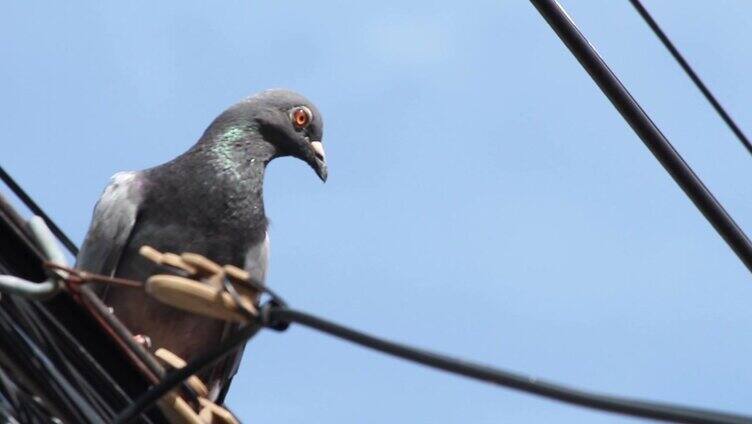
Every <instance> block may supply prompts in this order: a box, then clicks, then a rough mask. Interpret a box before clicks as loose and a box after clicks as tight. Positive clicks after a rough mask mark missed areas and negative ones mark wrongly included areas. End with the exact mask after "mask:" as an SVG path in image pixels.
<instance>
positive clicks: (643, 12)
mask: <svg viewBox="0 0 752 424" xmlns="http://www.w3.org/2000/svg"><path fill="white" fill-rule="evenodd" d="M629 2H630V3H632V6H634V8H635V9H636V10H637V13H639V14H640V16H641V17H642V19H643V20H644V21H645V23H647V24H648V26H649V27H650V29H652V30H653V33H655V35H656V37H658V39H659V40H661V43H663V45H664V46H665V47H666V49H668V51H669V53H671V56H673V57H674V59H676V62H677V63H679V66H681V68H682V69H684V72H685V73H686V74H687V76H689V79H691V80H692V82H694V83H695V85H696V86H697V88H698V89H699V90H700V92H701V93H702V94H703V96H705V98H706V99H707V100H708V102H709V103H710V105H711V106H713V109H715V111H716V112H717V113H718V115H720V117H721V119H723V122H725V123H726V125H728V127H729V128H730V129H731V131H732V132H733V133H734V135H735V136H736V138H738V139H739V141H740V142H741V143H742V145H744V147H745V148H746V149H747V152H749V153H750V154H752V143H750V141H749V139H748V138H747V136H746V135H745V134H744V132H743V131H742V130H741V128H739V126H738V125H736V122H734V120H733V118H731V116H730V115H729V114H728V112H726V109H724V107H723V106H721V103H720V102H719V101H718V99H716V98H715V96H714V95H713V93H711V92H710V89H708V87H707V86H706V85H705V83H704V82H703V81H702V79H700V77H699V76H698V75H697V73H696V72H695V71H694V69H692V67H691V66H690V65H689V62H687V61H686V59H684V56H682V54H681V53H679V50H678V49H677V48H676V46H674V43H672V42H671V40H670V39H669V38H668V36H667V35H666V33H665V32H663V30H662V29H661V27H660V26H659V25H658V23H657V22H656V21H655V19H653V17H652V16H651V15H650V13H648V11H647V9H645V7H644V6H643V5H642V3H640V0H629Z"/></svg>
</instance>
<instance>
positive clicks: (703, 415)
mask: <svg viewBox="0 0 752 424" xmlns="http://www.w3.org/2000/svg"><path fill="white" fill-rule="evenodd" d="M260 322H261V324H262V325H263V326H265V327H269V328H274V329H284V328H287V326H288V325H289V324H290V323H297V324H301V325H304V326H307V327H310V328H313V329H316V330H319V331H322V332H324V333H327V334H330V335H332V336H335V337H338V338H341V339H345V340H348V341H351V342H353V343H356V344H359V345H361V346H365V347H367V348H370V349H374V350H378V351H380V352H383V353H386V354H389V355H392V356H396V357H400V358H403V359H406V360H409V361H412V362H416V363H420V364H423V365H426V366H428V367H432V368H436V369H440V370H443V371H447V372H450V373H453V374H458V375H462V376H465V377H469V378H473V379H476V380H481V381H485V382H489V383H493V384H497V385H500V386H504V387H508V388H512V389H517V390H520V391H523V392H527V393H531V394H535V395H538V396H543V397H546V398H549V399H554V400H558V401H562V402H565V403H569V404H574V405H579V406H584V407H587V408H591V409H597V410H600V411H608V412H615V413H620V414H624V415H630V416H634V417H641V418H650V419H655V420H662V421H673V422H685V423H702V424H706V423H710V424H750V423H752V416H744V415H737V414H729V413H724V412H716V411H711V410H707V409H700V408H689V407H685V406H678V405H672V404H667V403H658V402H648V401H641V400H634V399H626V398H621V397H616V396H607V395H601V394H596V393H589V392H585V391H582V390H577V389H572V388H569V387H566V386H562V385H559V384H555V383H550V382H546V381H542V380H538V379H536V378H533V377H529V376H524V375H520V374H515V373H512V372H509V371H504V370H500V369H496V368H492V367H489V366H485V365H480V364H476V363H472V362H468V361H465V360H461V359H456V358H451V357H449V356H445V355H441V354H438V353H434V352H430V351H427V350H422V349H417V348H414V347H411V346H408V345H404V344H400V343H396V342H392V341H389V340H386V339H382V338H378V337H375V336H372V335H369V334H366V333H363V332H360V331H357V330H353V329H350V328H347V327H344V326H342V325H339V324H336V323H334V322H331V321H328V320H325V319H322V318H319V317H316V316H314V315H311V314H308V313H305V312H301V311H297V310H294V309H289V308H287V307H285V306H279V305H276V304H272V303H270V304H267V305H266V306H265V307H263V308H262V309H261V317H260ZM257 330H258V326H256V325H253V324H251V325H247V326H245V327H243V328H241V329H240V330H239V331H238V332H236V333H234V334H232V335H231V336H230V337H229V338H228V339H227V340H226V341H225V342H223V343H222V344H221V345H220V346H218V347H215V348H214V349H212V350H211V351H209V352H207V353H206V354H204V355H202V356H201V357H200V358H197V359H196V360H194V361H191V362H189V363H188V364H187V365H186V366H185V367H183V368H180V369H177V370H174V371H172V372H171V373H169V374H168V375H167V376H165V378H164V379H163V380H162V381H161V382H160V383H159V384H156V385H154V386H152V387H150V388H149V389H148V390H147V391H146V392H144V393H143V394H142V395H141V396H139V397H138V398H137V399H136V401H135V402H134V403H133V404H131V405H129V406H128V407H127V408H126V409H124V410H123V411H122V412H121V413H120V414H119V415H118V417H117V418H116V419H115V421H114V422H115V423H120V424H124V423H128V422H130V421H131V420H133V419H135V418H136V417H138V416H139V415H140V414H141V413H143V412H145V411H147V410H148V409H149V408H150V407H152V406H153V405H154V403H156V401H157V400H158V399H159V398H161V397H162V396H164V395H165V394H166V393H167V392H169V391H170V390H172V389H174V388H175V387H177V385H178V384H179V383H180V382H181V381H183V380H185V379H186V378H188V377H189V376H191V375H193V374H195V373H197V372H200V371H201V370H203V369H205V368H206V367H208V366H210V365H211V364H213V363H215V362H216V361H218V360H220V359H222V358H223V357H225V356H226V355H228V354H229V353H231V352H233V351H234V350H235V349H237V348H238V347H239V346H240V345H241V344H242V343H244V342H245V341H246V340H247V339H248V338H250V337H252V336H253V335H254V334H255V333H256V331H257Z"/></svg>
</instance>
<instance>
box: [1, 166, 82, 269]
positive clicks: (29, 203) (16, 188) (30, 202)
mask: <svg viewBox="0 0 752 424" xmlns="http://www.w3.org/2000/svg"><path fill="white" fill-rule="evenodd" d="M0 179H1V180H3V182H5V184H6V185H7V186H8V188H10V189H11V191H12V192H13V193H14V194H15V195H16V196H18V198H19V199H21V201H22V202H23V203H24V204H25V205H26V207H27V208H29V209H30V210H31V211H32V212H34V214H35V215H39V216H40V217H41V218H42V219H43V220H44V222H45V223H46V224H47V226H48V227H49V228H50V231H52V233H53V234H55V236H57V238H58V239H59V240H60V242H61V243H63V244H64V245H65V247H66V248H67V249H68V251H69V252H71V253H72V254H73V256H76V255H78V247H76V244H75V243H73V242H72V241H71V239H70V238H68V236H67V235H66V234H65V233H64V232H63V230H61V229H60V227H58V226H57V224H55V221H53V220H52V219H51V218H50V217H49V216H48V215H47V214H46V213H45V212H44V210H42V208H40V207H39V205H37V203H36V202H35V201H34V199H32V198H31V197H30V196H29V195H28V194H26V191H24V189H23V188H21V186H20V185H18V183H16V181H15V180H14V179H13V177H11V176H10V174H8V173H7V172H5V169H3V167H2V166H0Z"/></svg>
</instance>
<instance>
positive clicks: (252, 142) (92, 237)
mask: <svg viewBox="0 0 752 424" xmlns="http://www.w3.org/2000/svg"><path fill="white" fill-rule="evenodd" d="M322 134H323V121H322V117H321V114H320V113H319V111H318V109H317V108H316V107H315V106H314V105H313V104H312V103H311V102H310V101H308V100H307V99H306V98H305V97H303V96H302V95H300V94H297V93H294V92H291V91H288V90H281V89H274V90H266V91H263V92H260V93H258V94H256V95H254V96H251V97H249V98H247V99H245V100H242V101H240V102H238V103H237V104H235V105H233V106H231V107H230V108H229V109H227V110H225V111H224V112H222V113H221V114H220V115H219V116H218V117H217V118H216V119H215V120H214V121H213V122H212V123H211V124H210V125H209V127H208V128H207V129H206V130H205V131H204V133H203V135H202V136H201V138H199V140H198V142H196V144H195V145H193V146H192V147H191V148H190V149H188V151H186V152H185V153H183V154H181V155H180V156H178V157H176V158H175V159H173V160H171V161H169V162H167V163H164V164H162V165H159V166H156V167H153V168H149V169H146V170H142V171H135V172H119V173H117V174H115V175H114V176H113V177H112V178H111V180H110V183H109V185H108V186H107V187H106V188H105V190H104V193H103V194H102V196H101V198H100V199H99V201H98V202H97V204H96V206H95V208H94V214H93V218H92V222H91V226H90V228H89V231H88V233H87V235H86V237H85V240H84V243H83V245H82V247H81V251H80V253H79V254H78V257H77V260H76V267H77V268H78V269H81V270H85V271H89V272H93V273H98V274H104V275H108V276H114V277H121V278H128V279H133V280H139V281H146V279H147V278H148V277H149V276H151V275H152V274H154V273H155V272H156V271H157V268H156V265H154V264H152V263H151V262H149V261H148V260H146V259H145V258H143V257H142V256H141V255H140V254H139V248H141V246H144V245H149V246H151V247H154V248H155V249H157V250H159V251H163V252H165V251H166V252H175V253H183V252H191V253H197V254H200V255H203V256H205V257H207V258H209V259H211V260H212V261H214V262H216V263H219V264H232V265H235V266H238V267H240V268H243V269H245V270H246V271H248V272H249V273H250V275H251V278H252V279H253V280H254V281H256V282H257V283H260V284H263V283H264V280H265V277H266V272H267V265H268V258H269V236H268V233H267V226H268V220H267V217H266V215H265V212H264V199H263V181H264V171H265V169H266V166H267V165H268V164H269V162H270V161H271V160H273V159H275V158H278V157H283V156H293V157H296V158H298V159H301V160H302V161H304V162H305V163H307V164H308V165H309V166H310V167H311V168H313V170H314V171H315V172H316V174H317V175H318V177H319V178H320V179H321V180H322V181H324V182H326V179H327V175H328V171H327V165H326V159H325V156H324V148H323V145H322ZM98 293H99V295H100V297H101V298H102V300H103V301H104V303H105V304H107V305H108V306H110V307H111V308H112V311H113V313H114V314H115V316H116V317H117V318H118V319H120V320H121V321H122V322H123V323H124V324H125V325H126V326H127V327H128V328H129V329H130V330H131V332H132V333H133V334H138V335H144V336H147V337H148V338H149V339H150V341H151V344H152V346H154V347H155V348H159V347H164V348H166V349H168V350H170V351H172V352H173V353H175V354H177V355H178V356H180V357H182V358H183V359H185V360H186V361H190V360H191V359H193V358H195V357H197V356H199V355H200V354H201V353H203V352H205V351H206V350H207V349H209V348H210V347H212V346H213V345H216V344H219V343H220V342H221V339H222V337H223V335H224V334H226V333H227V331H228V328H231V325H230V324H227V323H225V322H223V321H220V320H216V319H211V318H206V317H203V316H200V315H196V314H191V313H188V312H183V311H180V310H178V309H175V308H171V307H169V306H167V305H164V304H162V303H159V302H158V301H157V300H155V299H152V298H151V297H149V296H148V295H147V294H146V293H145V292H144V291H142V290H137V289H133V288H128V287H118V286H108V287H106V288H104V289H103V290H99V292H98ZM242 351H243V349H239V351H238V352H237V353H236V354H235V355H234V357H232V356H233V355H231V357H230V358H228V359H227V360H225V361H223V362H220V363H218V364H217V365H215V366H214V367H213V368H212V369H210V370H207V371H206V372H204V373H202V374H201V375H200V377H202V378H203V379H204V381H205V382H206V383H207V387H209V389H210V393H211V397H213V398H214V399H213V400H217V399H218V398H222V397H224V394H225V393H226V392H227V388H228V387H229V384H230V382H231V379H232V376H233V375H234V374H235V372H236V371H237V367H238V364H239V362H240V356H241V355H242ZM220 401H221V399H220Z"/></svg>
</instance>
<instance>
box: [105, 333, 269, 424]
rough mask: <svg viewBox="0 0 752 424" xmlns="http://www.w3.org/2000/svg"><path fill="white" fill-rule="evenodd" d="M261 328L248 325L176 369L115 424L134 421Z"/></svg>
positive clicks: (121, 415)
mask: <svg viewBox="0 0 752 424" xmlns="http://www.w3.org/2000/svg"><path fill="white" fill-rule="evenodd" d="M260 328H261V327H260V326H258V325H255V324H249V325H246V326H244V327H242V328H240V329H239V330H238V331H236V332H235V333H233V334H230V336H229V337H228V338H227V339H226V340H225V341H224V342H222V343H221V344H220V345H218V346H215V347H213V348H211V349H210V350H209V351H207V352H206V353H204V354H203V355H201V356H199V357H198V358H196V359H194V360H192V361H190V362H189V363H188V364H186V366H184V367H183V368H178V369H174V370H172V371H170V372H168V373H167V374H166V375H165V376H164V378H162V380H161V381H160V382H159V383H158V384H155V385H154V386H151V387H149V389H148V390H146V391H145V392H143V393H142V394H141V395H140V396H139V397H138V398H136V400H135V401H134V402H133V403H132V404H130V405H128V407H126V408H125V409H124V410H123V411H122V412H121V413H120V414H118V416H117V417H115V420H114V421H113V423H115V424H124V423H128V422H130V421H132V420H134V419H135V418H136V417H138V416H139V415H141V414H142V413H144V412H146V411H147V410H148V409H149V408H151V407H152V406H154V404H155V403H156V402H157V400H159V398H161V397H162V396H164V395H165V394H166V393H167V392H169V391H171V390H173V389H174V388H175V387H177V386H178V385H179V384H180V383H181V382H182V381H183V380H185V379H186V378H188V377H190V376H191V375H193V374H196V373H199V372H201V371H202V370H204V369H205V368H206V367H208V366H210V365H212V364H213V363H215V362H217V361H219V360H221V359H222V358H224V357H225V356H227V355H229V354H230V353H232V352H234V351H235V350H236V349H238V348H240V346H241V345H242V344H243V343H245V342H246V341H247V340H248V339H250V338H251V337H253V335H254V334H256V333H257V332H258V330H259V329H260Z"/></svg>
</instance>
